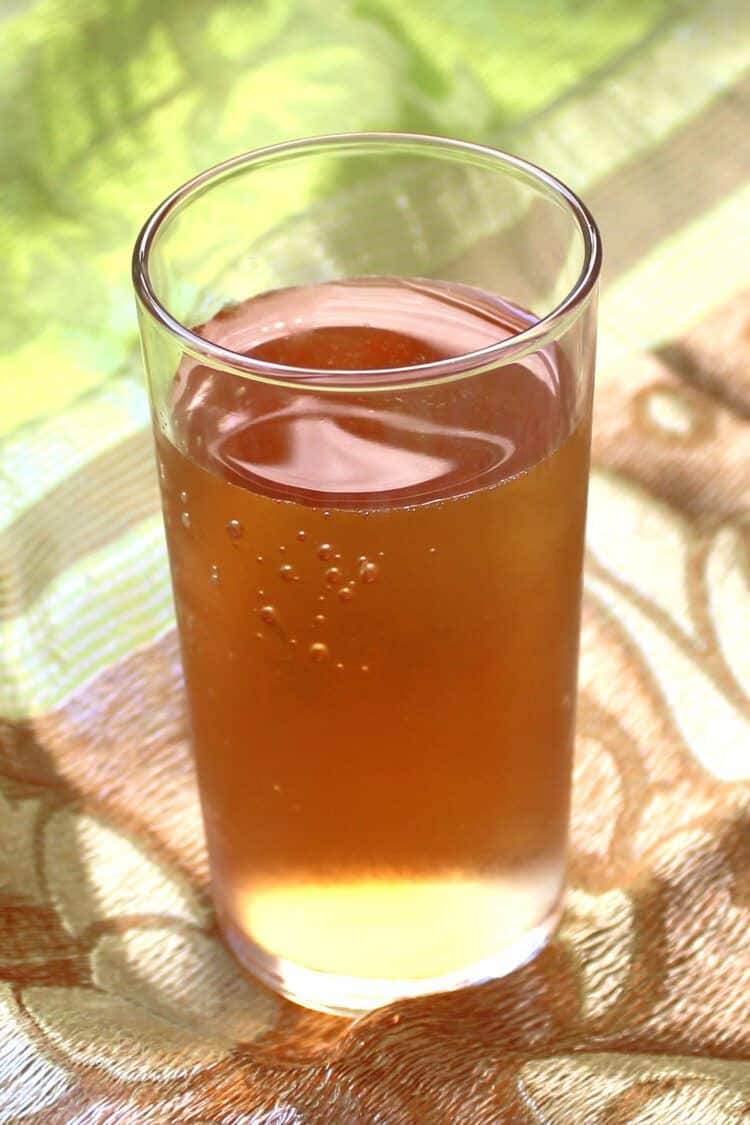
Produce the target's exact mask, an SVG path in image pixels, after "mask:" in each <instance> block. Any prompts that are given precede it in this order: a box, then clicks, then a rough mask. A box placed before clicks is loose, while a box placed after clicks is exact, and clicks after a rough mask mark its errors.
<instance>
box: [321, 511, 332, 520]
mask: <svg viewBox="0 0 750 1125" xmlns="http://www.w3.org/2000/svg"><path fill="white" fill-rule="evenodd" d="M330 518H331V513H330V512H323V519H324V520H329V519H330Z"/></svg>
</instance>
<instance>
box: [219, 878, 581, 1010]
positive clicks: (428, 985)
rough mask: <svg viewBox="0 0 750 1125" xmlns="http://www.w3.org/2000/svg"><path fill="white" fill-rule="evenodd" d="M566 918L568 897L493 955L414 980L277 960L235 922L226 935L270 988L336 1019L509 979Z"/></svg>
mask: <svg viewBox="0 0 750 1125" xmlns="http://www.w3.org/2000/svg"><path fill="white" fill-rule="evenodd" d="M561 914H562V896H561V897H560V898H559V899H558V901H557V902H556V903H555V905H554V907H553V908H552V910H550V912H549V913H548V914H547V916H546V917H545V918H544V919H543V920H542V921H541V922H540V923H539V924H538V925H537V926H535V927H534V928H533V929H532V930H529V931H528V932H527V933H526V934H524V935H523V937H521V938H519V940H518V941H515V942H513V944H512V945H509V946H506V947H505V948H504V949H500V950H498V951H497V953H493V954H492V955H491V956H490V957H484V958H483V959H482V960H481V961H475V962H474V963H473V964H471V965H467V966H466V967H464V968H461V969H455V970H453V971H451V972H448V973H443V974H441V975H439V976H433V977H424V978H417V979H411V980H390V979H381V978H375V977H351V976H339V975H337V974H335V973H327V972H319V971H317V970H315V969H309V968H306V967H305V966H304V965H300V964H297V963H296V962H294V961H288V960H285V959H283V958H279V957H274V956H273V955H272V954H269V953H267V952H266V951H265V950H263V949H261V948H260V947H259V946H257V945H255V944H254V943H253V942H252V941H249V940H248V938H246V937H245V936H244V935H243V934H242V933H240V932H239V931H238V930H237V929H236V928H234V927H233V926H232V925H231V924H230V925H228V926H227V925H225V926H224V927H223V929H224V935H225V937H226V940H227V942H228V944H229V947H230V949H231V950H232V952H233V953H234V955H235V957H236V958H237V960H238V961H239V962H240V964H241V966H242V967H243V968H244V969H246V970H247V972H249V973H250V974H251V975H252V976H254V977H256V978H257V979H258V980H260V981H261V982H262V983H263V984H265V985H266V986H267V987H268V988H270V989H272V990H273V991H274V992H278V993H279V994H280V995H282V996H285V997H286V999H287V1000H292V1001H293V1002H294V1003H295V1004H301V1005H302V1006H303V1007H305V1008H312V1009H314V1010H315V1011H319V1012H328V1013H330V1014H331V1015H336V1016H352V1017H354V1016H360V1015H364V1014H365V1013H366V1012H370V1011H372V1010H373V1009H374V1008H380V1007H383V1006H384V1005H386V1004H392V1003H394V1002H395V1001H396V1000H405V999H407V998H413V997H417V996H429V995H430V994H431V993H436V992H454V991H456V990H457V989H459V988H467V987H469V986H470V985H476V984H483V983H485V982H487V981H490V980H496V979H498V978H499V977H504V976H507V974H508V973H512V972H513V971H514V970H515V969H518V968H520V967H521V966H522V965H525V964H526V962H527V961H530V960H531V959H532V958H533V957H535V956H536V955H537V953H539V952H540V951H541V949H543V947H544V946H545V945H546V944H547V942H548V941H549V939H550V937H551V936H552V934H553V933H554V931H555V929H556V928H557V924H558V922H559V920H560V916H561Z"/></svg>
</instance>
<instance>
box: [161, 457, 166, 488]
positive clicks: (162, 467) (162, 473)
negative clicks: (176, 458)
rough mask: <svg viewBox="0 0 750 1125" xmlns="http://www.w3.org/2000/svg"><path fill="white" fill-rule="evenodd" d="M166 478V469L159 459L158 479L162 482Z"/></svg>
mask: <svg viewBox="0 0 750 1125" xmlns="http://www.w3.org/2000/svg"><path fill="white" fill-rule="evenodd" d="M166 479H167V473H166V470H165V468H164V466H163V465H162V463H161V461H160V462H159V480H160V481H161V482H162V484H164V481H165V480H166Z"/></svg>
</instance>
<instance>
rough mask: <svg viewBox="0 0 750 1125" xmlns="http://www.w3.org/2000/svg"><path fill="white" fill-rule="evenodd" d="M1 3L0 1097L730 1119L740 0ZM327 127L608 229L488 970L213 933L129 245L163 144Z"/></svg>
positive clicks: (468, 1124) (744, 1035)
mask: <svg viewBox="0 0 750 1125" xmlns="http://www.w3.org/2000/svg"><path fill="white" fill-rule="evenodd" d="M532 10H533V13H534V14H533V17H532V16H531V15H530V12H531V11H532ZM0 20H1V21H2V43H3V56H4V57H3V65H2V67H1V68H0V98H1V99H2V106H3V111H4V113H3V120H4V125H3V130H2V136H1V137H0V146H1V147H2V150H3V151H2V161H1V162H0V167H2V182H1V186H0V192H1V193H2V195H1V201H2V210H1V211H0V247H1V248H2V262H3V268H2V272H1V273H0V302H1V303H2V308H3V312H4V315H3V317H2V320H1V321H0V428H1V431H2V444H1V446H0V497H1V501H0V715H2V724H0V734H1V736H2V740H1V746H2V748H1V751H0V1121H2V1122H23V1123H24V1125H39V1123H44V1125H57V1123H66V1125H67V1123H76V1125H84V1123H85V1125H96V1123H98V1122H104V1121H106V1122H108V1123H109V1122H126V1123H128V1125H131V1123H133V1125H141V1123H143V1125H148V1123H170V1125H171V1123H183V1122H184V1123H191V1125H206V1123H208V1122H211V1123H227V1125H230V1123H232V1125H234V1123H236V1125H308V1123H318V1122H324V1123H329V1122H331V1123H334V1125H335V1123H339V1122H340V1123H345V1125H364V1123H374V1122H383V1123H386V1122H387V1123H388V1125H401V1123H404V1125H406V1123H409V1122H420V1123H421V1122H427V1123H431V1122H438V1123H441V1122H451V1123H459V1125H474V1123H477V1122H506V1121H507V1122H539V1123H552V1125H567V1123H570V1125H580V1123H585V1125H596V1123H605V1122H606V1123H617V1122H621V1123H625V1122H628V1123H639V1125H648V1123H679V1125H723V1123H732V1122H740V1121H746V1120H748V1118H749V1117H750V1010H749V1001H748V997H749V996H750V640H749V638H750V589H749V585H750V508H749V507H748V495H750V430H749V429H748V418H749V417H750V303H749V301H748V296H749V294H750V222H748V214H750V129H749V128H748V110H749V109H750V8H749V7H748V5H747V3H746V0H717V2H714V3H704V2H703V0H695V2H694V3H680V4H677V3H670V2H668V0H630V2H629V3H627V4H622V3H619V2H617V0H584V2H579V3H576V4H573V3H572V2H570V0H543V2H542V0H540V3H538V4H535V5H533V9H532V7H531V6H527V5H524V4H513V3H511V2H510V0H508V2H507V3H497V2H495V0H473V2H467V3H463V4H456V3H454V2H449V0H410V2H408V3H405V2H403V0H361V2H358V3H354V2H353V0H332V2H329V0H326V2H324V0H317V2H316V0H258V2H257V3H253V4H240V3H237V2H234V0H215V2H210V0H189V2H185V0H160V2H159V3H158V4H157V3H151V2H148V0H132V2H130V3H116V4H115V3H113V4H108V3H107V2H106V0H82V2H80V3H73V0H10V2H8V0H6V3H5V4H4V5H2V7H1V8H0ZM361 128H413V129H422V130H424V131H432V132H441V133H447V134H456V135H461V136H466V137H476V138H480V139H485V140H489V141H491V142H494V143H496V144H498V145H500V146H502V147H505V148H509V149H510V150H511V151H515V152H517V153H519V154H520V155H523V156H526V157H527V158H529V159H531V160H534V161H536V162H537V163H540V164H542V165H544V166H547V167H549V168H550V169H552V170H554V171H555V172H557V173H558V174H559V175H560V176H561V177H562V178H564V179H567V180H568V181H569V182H570V183H571V184H572V185H573V186H575V187H576V188H578V189H579V190H580V191H582V192H583V194H584V195H585V197H586V199H587V201H588V202H589V204H590V205H591V208H592V210H593V211H594V213H595V214H596V215H597V217H598V218H599V220H600V223H601V226H602V229H603V235H604V240H605V246H606V251H607V253H606V270H605V277H604V288H603V295H602V302H601V333H600V362H599V375H598V397H597V408H596V424H595V436H594V468H593V473H592V480H591V493H590V519H589V528H588V561H587V575H586V603H585V611H584V628H583V648H582V659H581V696H580V707H579V716H580V717H579V739H578V757H577V764H576V773H575V800H574V814H573V831H572V850H571V885H570V891H569V896H568V907H567V912H566V915H565V918H564V921H563V924H562V926H561V929H560V931H559V934H558V936H557V938H556V939H555V940H554V941H553V943H552V944H551V945H550V946H549V948H548V949H547V950H546V951H545V952H544V953H543V954H542V955H541V956H540V957H539V958H538V959H537V960H536V961H534V962H533V963H532V964H530V965H529V966H527V967H526V968H524V969H522V970H521V971H519V972H517V973H515V974H513V975H512V976H510V977H509V978H507V979H506V980H503V981H499V982H497V983H494V984H491V985H487V986H484V987H481V988H478V989H475V990H469V991H466V992H463V993H458V994H453V995H448V996H444V997H440V998H432V999H428V1000H424V1001H413V1002H409V1003H404V1004H399V1005H395V1006H393V1007H391V1008H388V1009H383V1010H381V1011H378V1012H375V1013H373V1014H371V1015H370V1016H368V1017H366V1018H364V1019H362V1020H359V1021H357V1022H354V1023H350V1022H347V1021H345V1020H341V1019H337V1018H334V1017H329V1016H322V1015H318V1014H315V1013H311V1012H306V1011H304V1010H302V1009H299V1008H296V1007H294V1006H293V1005H291V1004H288V1003H286V1002H284V1001H282V1000H280V999H278V998H276V997H274V996H272V995H270V994H269V993H267V992H265V991H264V990H263V989H261V988H260V987H259V986H256V985H255V984H253V983H252V982H251V981H249V980H247V979H244V978H243V977H242V976H241V975H240V973H239V972H238V970H237V968H236V967H235V965H234V962H233V961H232V960H231V959H230V958H229V957H228V955H227V954H226V953H225V952H224V950H223V947H222V945H221V944H220V941H219V939H218V935H217V930H216V925H215V922H214V919H213V916H212V913H211V908H210V901H209V897H208V889H207V869H206V859H205V853H204V847H203V841H202V834H201V827H200V818H199V810H198V806H197V799H196V791H195V785H194V781H193V775H192V772H191V766H190V758H189V751H188V747H187V745H186V741H185V726H184V719H183V706H182V698H181V687H180V674H179V662H178V657H177V652H176V646H175V639H174V632H173V618H172V608H171V600H170V592H169V586H168V579H167V569H166V562H165V548H164V540H163V534H162V530H161V523H160V516H159V514H158V501H157V494H156V485H155V474H154V471H153V464H152V455H151V450H150V436H149V433H148V414H147V404H146V396H145V392H144V389H143V385H142V380H141V374H140V367H139V363H138V360H137V350H136V335H135V325H134V316H133V311H132V298H131V294H130V282H129V277H128V256H129V250H130V245H131V243H132V240H133V238H134V235H135V233H136V228H137V225H138V223H139V221H140V220H141V219H142V218H143V216H144V215H145V213H146V212H147V210H148V209H149V208H150V207H151V206H152V205H153V204H154V203H155V202H156V201H157V200H159V199H160V198H161V197H162V196H163V195H164V194H165V193H166V191H167V190H169V189H170V188H171V187H173V186H174V185H175V184H176V183H178V182H179V181H180V180H182V179H184V178H187V177H188V176H189V175H191V174H193V173H194V172H196V171H197V170H199V169H200V168H202V167H204V166H206V165H208V164H210V163H212V162H214V161H216V160H218V159H220V158H223V157H225V156H228V155H230V154H233V153H235V152H238V151H242V150H244V149H247V148H250V147H253V146H255V145H257V144H262V143H268V142H271V141H276V140H280V139H284V138H287V137H290V136H299V135H304V134H309V133H315V132H324V131H331V130H344V129H361Z"/></svg>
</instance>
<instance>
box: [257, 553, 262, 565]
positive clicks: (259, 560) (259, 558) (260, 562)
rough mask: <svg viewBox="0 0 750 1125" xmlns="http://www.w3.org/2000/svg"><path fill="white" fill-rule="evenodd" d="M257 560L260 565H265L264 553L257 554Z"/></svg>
mask: <svg viewBox="0 0 750 1125" xmlns="http://www.w3.org/2000/svg"><path fill="white" fill-rule="evenodd" d="M255 561H256V562H257V564H258V566H262V565H263V556H262V555H256V556H255Z"/></svg>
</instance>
